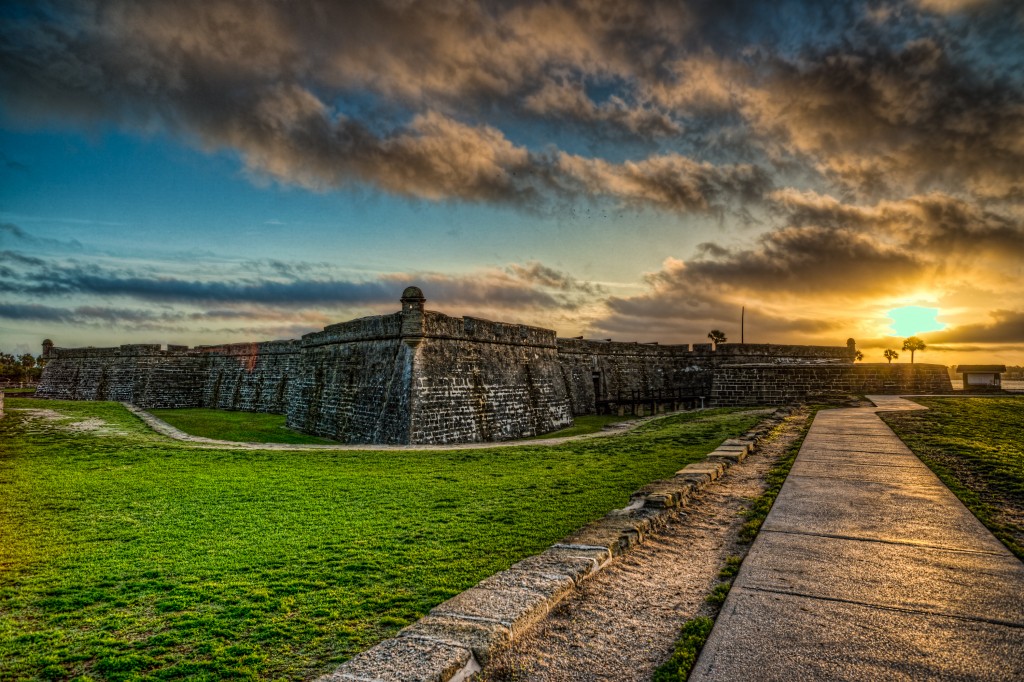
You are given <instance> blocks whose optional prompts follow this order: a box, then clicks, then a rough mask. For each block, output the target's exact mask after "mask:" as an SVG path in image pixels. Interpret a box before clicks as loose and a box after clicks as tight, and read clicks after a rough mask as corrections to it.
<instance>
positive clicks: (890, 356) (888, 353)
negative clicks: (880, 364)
mask: <svg viewBox="0 0 1024 682" xmlns="http://www.w3.org/2000/svg"><path fill="white" fill-rule="evenodd" d="M882 355H883V356H884V357H885V359H886V360H888V361H889V364H890V365H891V364H892V361H893V360H895V359H896V358H898V357H899V356H900V354H899V353H897V352H896V351H894V350H893V349H892V348H886V349H885V352H884V353H882Z"/></svg>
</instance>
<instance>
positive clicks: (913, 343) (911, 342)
mask: <svg viewBox="0 0 1024 682" xmlns="http://www.w3.org/2000/svg"><path fill="white" fill-rule="evenodd" d="M924 349H925V345H924V341H922V340H921V339H920V338H918V337H916V336H909V337H907V338H905V339H903V350H909V351H910V364H914V351H918V350H924Z"/></svg>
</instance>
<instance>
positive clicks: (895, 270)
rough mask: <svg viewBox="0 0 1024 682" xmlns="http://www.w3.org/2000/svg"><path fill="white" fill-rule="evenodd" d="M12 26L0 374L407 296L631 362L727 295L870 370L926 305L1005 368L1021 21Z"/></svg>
mask: <svg viewBox="0 0 1024 682" xmlns="http://www.w3.org/2000/svg"><path fill="white" fill-rule="evenodd" d="M3 13H4V14H3V16H4V17H5V18H4V22H5V25H6V29H5V31H4V32H3V35H2V37H0V102H2V104H0V154H2V156H0V348H2V349H3V350H5V351H10V350H18V351H37V349H38V344H39V342H40V341H41V339H42V338H44V337H50V338H53V339H54V340H55V341H56V342H57V345H59V346H79V345H97V346H102V345H116V344H119V343H128V342H150V343H185V344H190V345H192V344H202V343H218V342H228V341H246V340H258V339H269V338H288V337H295V336H298V335H300V334H302V333H305V332H308V331H313V330H316V329H319V328H320V327H322V326H323V325H325V324H330V323H333V322H337V321H341V320H345V319H349V318H352V317H356V316H361V315H367V314H377V313H382V312H390V311H393V310H395V309H396V308H397V298H398V296H399V294H400V292H401V290H402V288H403V287H404V286H405V285H407V284H417V285H419V286H421V287H422V288H423V289H424V290H425V292H426V295H427V297H428V306H429V307H431V308H434V309H438V310H442V311H445V312H448V313H450V314H468V315H476V316H481V317H488V318H491V319H501V320H509V321H518V322H525V323H530V324H538V325H542V326H548V327H552V328H555V329H556V330H557V331H558V332H559V333H560V334H562V335H566V336H576V335H580V334H583V335H586V336H592V337H598V338H608V337H613V338H618V339H623V340H641V341H650V340H660V341H663V342H699V341H701V340H702V339H703V338H704V336H705V335H706V333H707V331H708V330H710V329H711V328H720V329H724V330H725V331H726V333H727V334H729V335H730V336H732V337H738V317H739V315H738V312H739V308H740V307H741V306H746V308H747V340H748V341H765V342H778V343H786V342H790V343H823V344H829V345H843V344H845V340H846V338H848V337H850V336H853V337H855V338H856V339H857V340H858V342H859V345H860V347H861V348H862V350H864V352H865V353H866V355H867V356H868V358H867V359H868V360H874V361H882V358H881V351H882V349H884V348H890V347H898V346H899V344H900V342H901V337H902V336H903V335H905V333H906V329H907V328H909V327H905V326H902V324H901V326H900V327H899V331H898V332H897V330H896V329H895V328H894V327H893V326H892V325H893V318H892V316H891V315H890V314H889V313H890V311H893V310H900V309H903V308H908V307H917V308H926V309H928V310H929V311H931V310H934V311H935V312H934V314H933V315H931V318H930V320H931V321H930V322H929V323H928V324H927V325H925V326H927V327H928V329H925V328H922V329H921V330H919V331H921V332H922V334H921V335H922V336H923V337H924V338H925V339H926V341H928V342H929V344H930V349H931V350H930V352H926V356H925V357H924V358H923V359H925V360H928V361H933V362H941V363H944V364H955V363H957V362H961V361H964V362H966V361H971V362H975V361H983V360H991V361H1005V362H1009V363H1016V364H1022V363H1024V304H1022V301H1024V285H1022V284H1021V282H1022V281H1024V272H1022V266H1021V263H1022V262H1024V227H1022V207H1021V201H1020V199H1021V197H1022V196H1024V184H1022V183H1024V142H1022V140H1024V113H1022V112H1024V83H1022V75H1021V74H1022V73H1024V68H1022V67H1024V49H1022V48H1021V46H1020V41H1019V35H1020V30H1021V28H1022V27H1024V10H1022V8H1021V5H1020V4H1019V3H1004V2H995V1H992V2H986V1H985V0H916V1H908V2H885V1H881V0H878V1H872V2H842V3H829V4H828V5H823V4H821V3H811V2H806V3H805V2H798V1H793V2H789V3H785V7H782V6H780V5H779V4H778V3H773V4H771V5H768V4H763V5H762V4H753V3H733V2H703V1H699V2H689V3H678V2H665V3H661V2H649V3H635V4H634V3H623V2H608V3H604V2H596V3H582V2H580V3H576V2H569V1H564V2H552V3H544V4H540V3H534V2H522V3H495V4H490V3H468V2H460V1H458V0H450V1H449V0H439V1H438V2H433V3H415V2H414V3H396V4H392V3H370V4H367V3H317V2H294V3H271V4H267V5H261V6H259V8H258V9H256V10H253V9H252V8H251V6H250V7H249V8H248V9H247V8H246V7H243V4H241V3H236V2H233V1H231V0H218V1H217V2H182V3H170V4H167V3H159V4H146V5H139V4H137V3H129V2H121V1H119V0H110V1H107V2H87V1H85V0H82V1H67V2H59V1H58V2H43V3H7V4H5V6H4V9H3ZM922 324H924V323H922ZM911 326H913V325H912V324H911ZM936 327H940V328H936ZM875 356H877V357H875Z"/></svg>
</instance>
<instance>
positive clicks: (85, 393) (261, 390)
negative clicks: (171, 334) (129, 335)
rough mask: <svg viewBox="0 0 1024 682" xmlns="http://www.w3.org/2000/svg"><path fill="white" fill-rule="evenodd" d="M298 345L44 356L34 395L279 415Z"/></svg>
mask: <svg viewBox="0 0 1024 682" xmlns="http://www.w3.org/2000/svg"><path fill="white" fill-rule="evenodd" d="M299 348H300V344H299V342H298V341H266V342H262V343H245V344H232V345H226V346H199V347H196V348H188V347H186V346H168V347H167V349H166V350H163V349H161V347H160V346H159V345H151V344H134V345H125V346H120V347H118V348H48V349H47V352H46V359H47V364H46V367H45V369H44V370H43V375H42V378H41V379H40V382H39V387H38V388H37V389H36V395H37V396H40V397H43V398H57V399H62V400H117V401H123V402H129V403H133V404H135V405H138V406H139V407H145V408H164V407H167V408H180V407H213V408H219V409H225V410H242V411H246V412H275V413H281V414H283V413H284V411H285V409H286V407H287V404H288V400H289V396H288V393H289V382H290V381H291V380H292V379H293V377H294V374H295V372H296V370H297V369H298V358H299Z"/></svg>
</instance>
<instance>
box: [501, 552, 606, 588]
mask: <svg viewBox="0 0 1024 682" xmlns="http://www.w3.org/2000/svg"><path fill="white" fill-rule="evenodd" d="M611 557H612V555H611V552H609V551H608V550H607V549H604V548H601V549H581V548H579V547H566V546H560V545H555V546H553V547H550V548H549V549H547V550H545V551H544V552H542V553H540V554H535V555H534V556H530V557H527V558H525V559H523V560H522V561H520V562H518V563H515V564H513V565H512V569H520V570H524V571H536V572H538V573H555V574H558V575H565V576H568V577H569V578H571V579H572V581H573V582H574V583H576V584H579V583H580V582H582V581H583V580H584V579H585V578H587V577H589V576H591V575H593V574H594V573H596V572H597V571H599V570H601V567H602V566H604V565H605V563H607V562H608V560H609V559H611ZM510 570H511V569H510Z"/></svg>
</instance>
